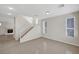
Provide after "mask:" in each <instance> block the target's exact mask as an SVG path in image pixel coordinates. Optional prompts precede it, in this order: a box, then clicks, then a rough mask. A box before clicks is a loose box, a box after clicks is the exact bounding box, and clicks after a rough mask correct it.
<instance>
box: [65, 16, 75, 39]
mask: <svg viewBox="0 0 79 59" xmlns="http://www.w3.org/2000/svg"><path fill="white" fill-rule="evenodd" d="M69 18H74V28H68V27H67V19H69ZM75 22H76V21H75V16H69V17H67V18H66V37H68V38H72V39H74V37H75V24H76V23H75ZM67 29H73V30H74V37H72V36H68V33H67Z"/></svg>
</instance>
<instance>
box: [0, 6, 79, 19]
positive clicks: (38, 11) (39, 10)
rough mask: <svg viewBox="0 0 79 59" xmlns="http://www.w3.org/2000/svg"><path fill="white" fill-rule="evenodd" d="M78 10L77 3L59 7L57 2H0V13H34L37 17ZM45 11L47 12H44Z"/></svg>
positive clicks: (11, 14) (14, 14) (32, 14)
mask: <svg viewBox="0 0 79 59" xmlns="http://www.w3.org/2000/svg"><path fill="white" fill-rule="evenodd" d="M78 10H79V4H72V5H71V4H65V5H64V7H60V5H59V4H0V15H9V16H17V15H25V16H35V15H36V16H38V18H39V19H44V18H47V17H51V16H57V15H62V14H66V13H71V12H74V11H78ZM47 11H48V12H49V14H46V12H47Z"/></svg>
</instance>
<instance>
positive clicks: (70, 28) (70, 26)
mask: <svg viewBox="0 0 79 59" xmlns="http://www.w3.org/2000/svg"><path fill="white" fill-rule="evenodd" d="M74 21H75V17H68V18H67V19H66V34H67V36H68V37H72V38H74V28H75V27H74V25H75V22H74Z"/></svg>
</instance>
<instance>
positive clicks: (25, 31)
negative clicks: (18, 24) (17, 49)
mask: <svg viewBox="0 0 79 59" xmlns="http://www.w3.org/2000/svg"><path fill="white" fill-rule="evenodd" d="M23 27H24V26H23ZM25 27H26V29H25V30H24V31H23V32H22V33H21V34H19V39H21V38H22V37H24V36H25V35H26V34H27V33H28V32H29V31H30V30H31V29H32V28H33V27H31V28H30V29H28V30H27V25H26V26H25Z"/></svg>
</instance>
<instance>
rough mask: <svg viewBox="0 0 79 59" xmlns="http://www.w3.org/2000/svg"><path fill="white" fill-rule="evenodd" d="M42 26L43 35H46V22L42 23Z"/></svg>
mask: <svg viewBox="0 0 79 59" xmlns="http://www.w3.org/2000/svg"><path fill="white" fill-rule="evenodd" d="M42 25H43V34H46V33H47V21H43V23H42Z"/></svg>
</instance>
